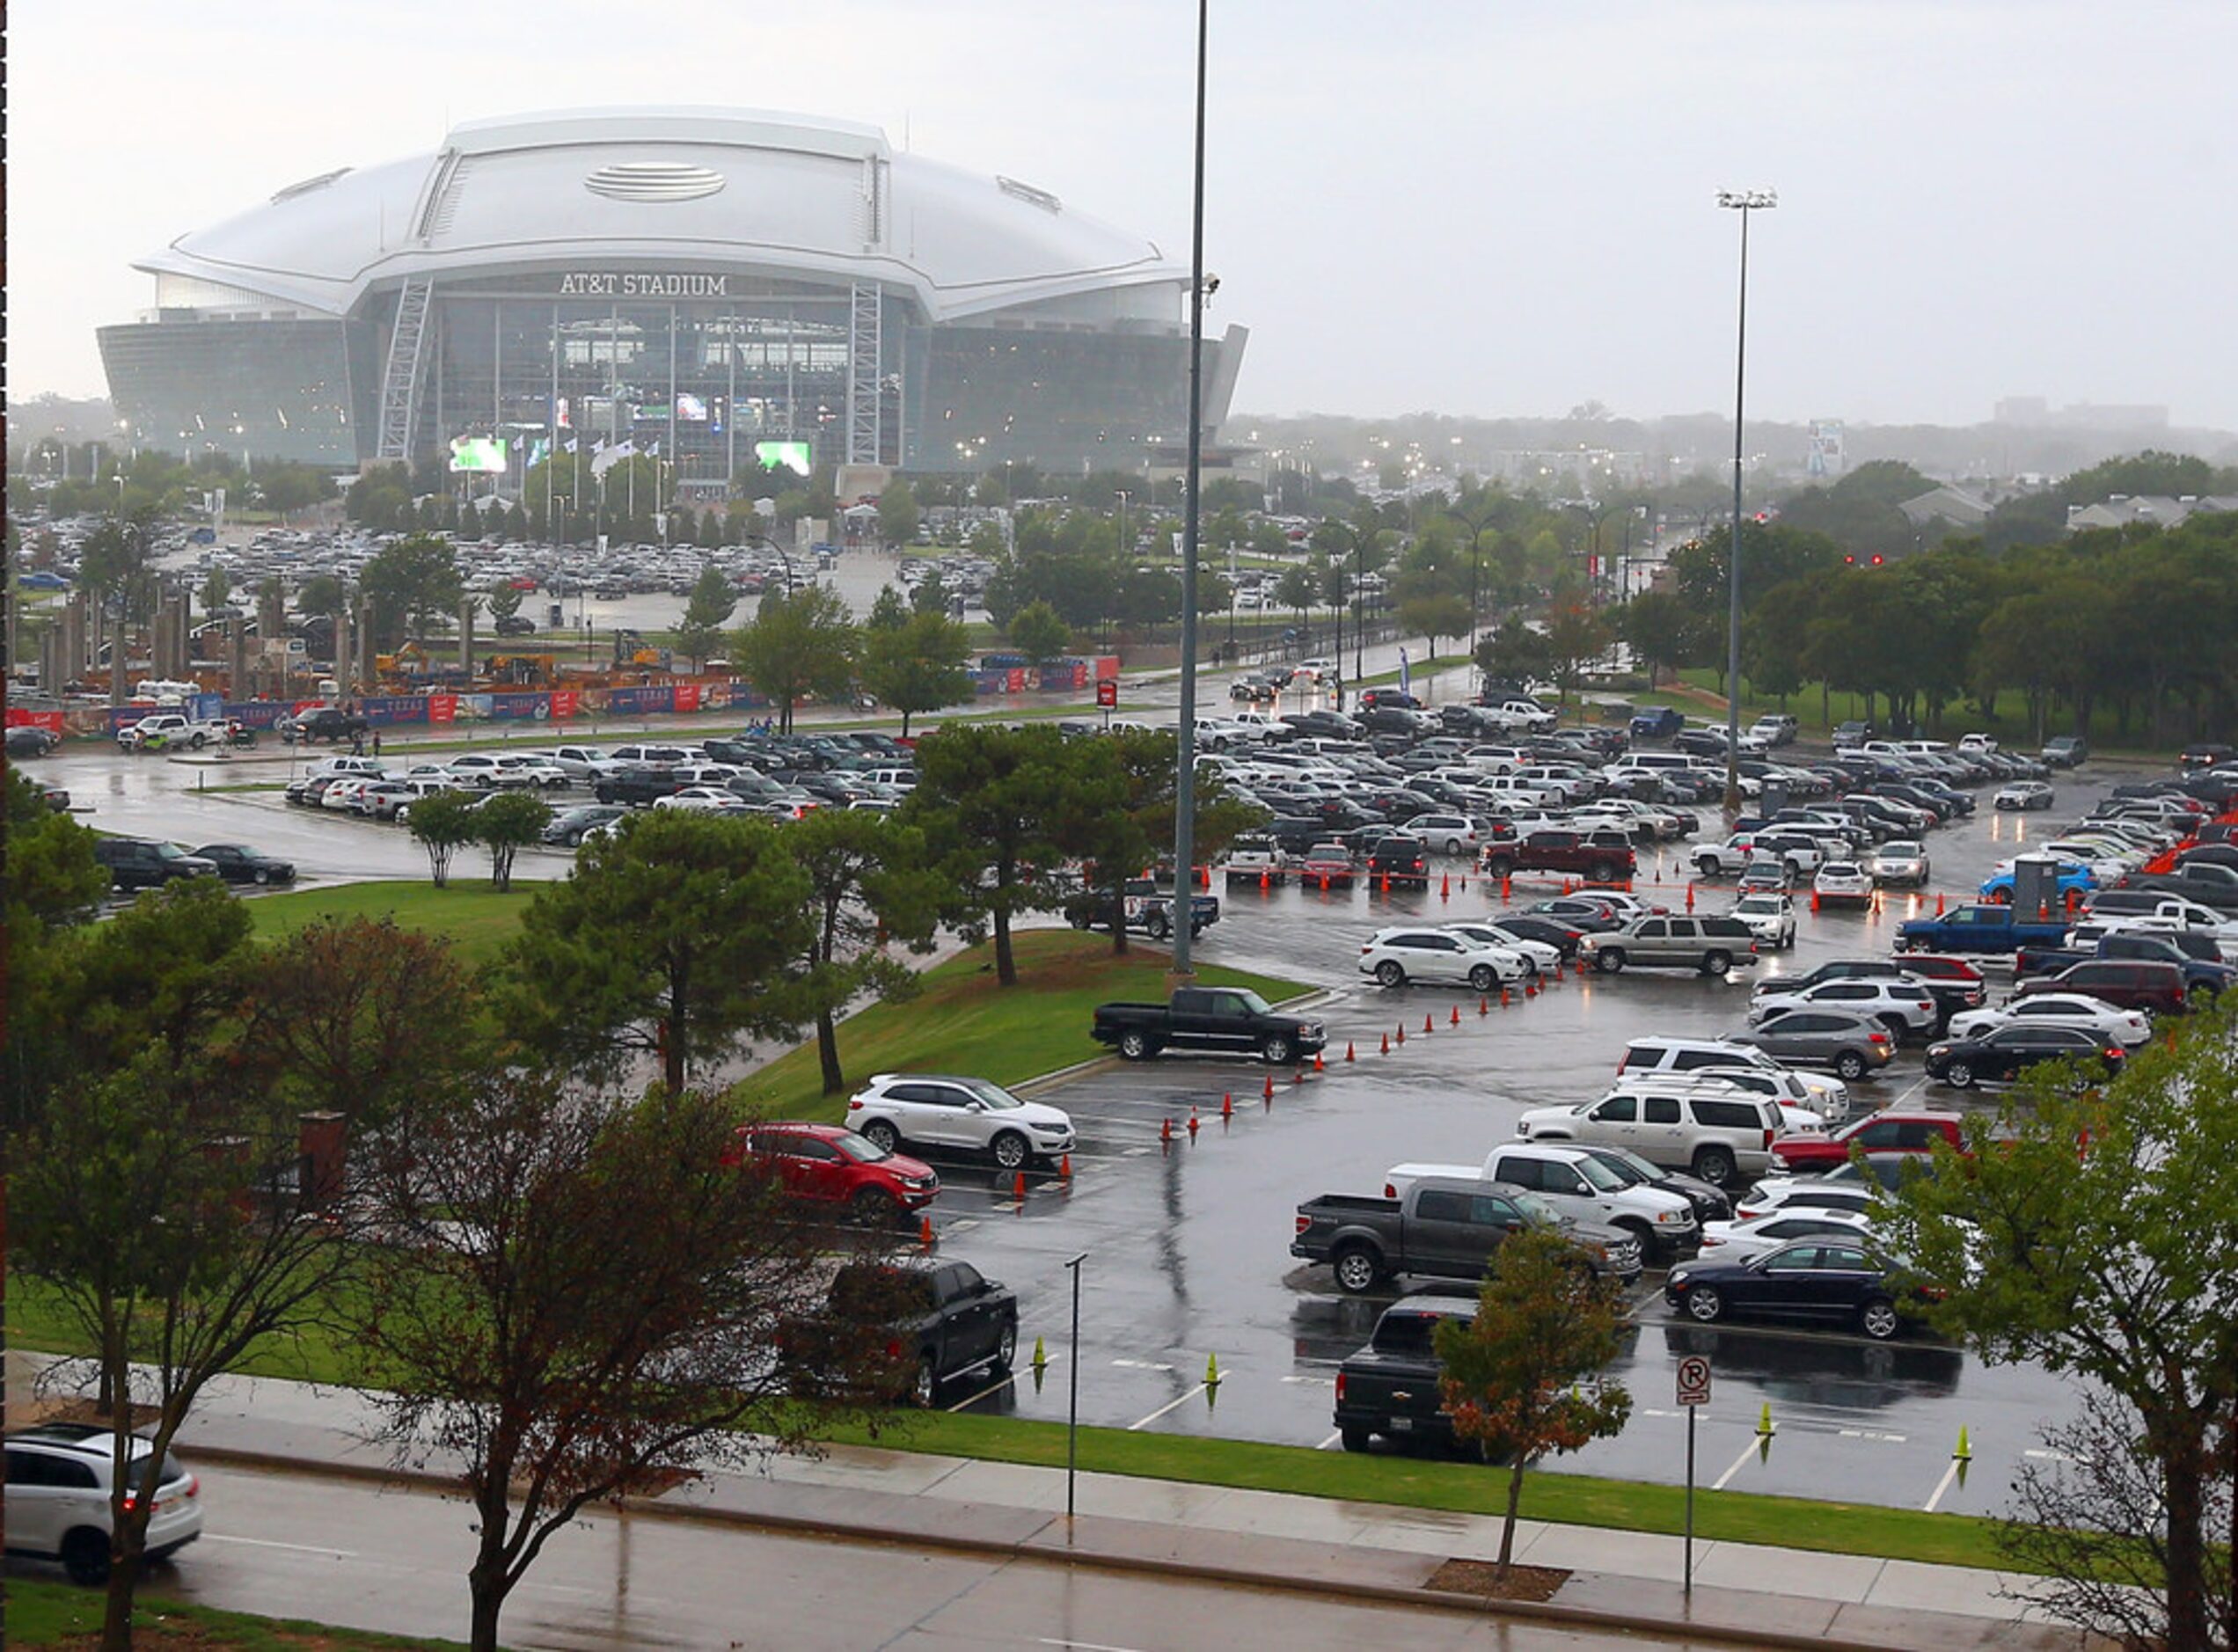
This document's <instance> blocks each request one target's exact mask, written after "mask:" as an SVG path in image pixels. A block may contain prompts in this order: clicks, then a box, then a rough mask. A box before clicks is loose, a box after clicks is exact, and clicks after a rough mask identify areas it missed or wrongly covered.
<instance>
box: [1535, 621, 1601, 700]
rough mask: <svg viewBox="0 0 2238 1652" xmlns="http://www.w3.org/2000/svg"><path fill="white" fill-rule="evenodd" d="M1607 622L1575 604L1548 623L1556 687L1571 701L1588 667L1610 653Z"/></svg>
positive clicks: (1549, 651)
mask: <svg viewBox="0 0 2238 1652" xmlns="http://www.w3.org/2000/svg"><path fill="white" fill-rule="evenodd" d="M1608 646H1609V627H1608V622H1607V621H1605V620H1604V619H1603V618H1601V617H1600V615H1599V614H1598V613H1597V612H1595V611H1594V610H1592V609H1590V608H1587V607H1585V606H1584V605H1583V603H1571V604H1569V606H1567V607H1564V608H1560V609H1557V610H1554V613H1553V614H1552V615H1551V616H1550V617H1549V618H1548V619H1547V654H1549V655H1550V656H1551V657H1552V659H1553V662H1554V686H1555V687H1556V688H1557V689H1559V690H1560V691H1561V697H1562V698H1563V699H1564V700H1565V701H1567V700H1568V699H1569V695H1570V691H1571V690H1573V689H1575V688H1576V686H1577V683H1578V679H1579V678H1580V677H1582V676H1583V675H1584V673H1585V668H1586V667H1587V666H1588V665H1590V664H1591V662H1593V661H1595V660H1598V659H1599V658H1600V656H1601V655H1602V654H1605V653H1606V652H1607V651H1608Z"/></svg>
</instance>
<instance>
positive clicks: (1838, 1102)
mask: <svg viewBox="0 0 2238 1652" xmlns="http://www.w3.org/2000/svg"><path fill="white" fill-rule="evenodd" d="M1686 1077H1688V1078H1701V1079H1703V1080H1705V1081H1708V1080H1711V1079H1715V1080H1716V1081H1718V1082H1720V1083H1722V1084H1727V1085H1733V1086H1735V1087H1736V1088H1738V1089H1742V1090H1752V1091H1754V1092H1755V1093H1757V1094H1758V1095H1760V1096H1764V1097H1766V1098H1767V1099H1768V1100H1774V1101H1777V1102H1778V1103H1779V1104H1780V1116H1781V1120H1782V1121H1783V1122H1785V1127H1786V1128H1788V1129H1793V1130H1796V1132H1798V1133H1799V1134H1802V1135H1805V1136H1809V1135H1814V1134H1822V1133H1824V1131H1825V1127H1826V1126H1827V1125H1829V1124H1843V1123H1847V1122H1848V1120H1849V1086H1848V1085H1846V1084H1844V1083H1843V1082H1842V1081H1841V1080H1840V1079H1839V1078H1834V1077H1832V1076H1831V1075H1830V1074H1826V1073H1817V1072H1804V1071H1802V1070H1801V1069H1800V1068H1796V1067H1778V1066H1763V1067H1750V1066H1740V1065H1735V1066H1730V1067H1700V1068H1696V1069H1695V1070H1694V1071H1693V1072H1690V1073H1688V1074H1687V1075H1686ZM1812 1120H1816V1121H1817V1127H1816V1129H1812V1128H1810V1121H1812Z"/></svg>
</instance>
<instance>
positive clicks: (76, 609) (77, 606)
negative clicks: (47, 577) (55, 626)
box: [48, 591, 85, 693]
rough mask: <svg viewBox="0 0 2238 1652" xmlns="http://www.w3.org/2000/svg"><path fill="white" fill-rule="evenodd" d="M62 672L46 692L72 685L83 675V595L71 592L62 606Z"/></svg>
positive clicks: (78, 592) (80, 592) (79, 592)
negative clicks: (60, 686) (61, 684)
mask: <svg viewBox="0 0 2238 1652" xmlns="http://www.w3.org/2000/svg"><path fill="white" fill-rule="evenodd" d="M84 675H85V593H84V592H83V591H73V592H72V593H71V594H70V599H69V601H68V602H67V603H63V604H62V675H61V676H58V677H56V678H55V681H54V683H49V684H48V692H49V693H52V692H54V691H55V685H56V684H59V683H74V682H77V680H78V679H79V678H81V677H83V676H84Z"/></svg>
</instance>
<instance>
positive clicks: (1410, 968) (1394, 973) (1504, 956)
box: [1359, 929, 1531, 992]
mask: <svg viewBox="0 0 2238 1652" xmlns="http://www.w3.org/2000/svg"><path fill="white" fill-rule="evenodd" d="M1359 970H1360V973H1361V974H1362V975H1364V976H1374V977H1375V978H1376V979H1377V981H1379V983H1382V984H1383V985H1385V986H1386V987H1403V986H1405V985H1406V984H1407V983H1408V982H1410V981H1444V982H1449V983H1458V984H1460V985H1463V986H1466V987H1467V988H1468V989H1469V990H1470V991H1472V992H1489V991H1490V990H1492V989H1493V988H1495V987H1496V986H1498V985H1500V984H1501V983H1503V982H1507V981H1520V980H1522V979H1523V978H1524V977H1525V976H1526V975H1528V974H1529V973H1530V972H1531V967H1530V965H1529V964H1527V963H1525V961H1524V957H1523V954H1521V953H1518V952H1517V951H1515V950H1514V949H1513V948H1512V947H1494V946H1490V945H1488V944H1487V943H1485V942H1483V941H1480V940H1476V939H1472V938H1471V937H1468V936H1466V935H1462V934H1458V933H1453V932H1448V931H1445V930H1442V929H1379V930H1378V931H1377V932H1375V933H1374V934H1373V935H1371V936H1370V937H1369V938H1368V941H1367V944H1366V945H1365V946H1364V947H1361V948H1360V963H1359Z"/></svg>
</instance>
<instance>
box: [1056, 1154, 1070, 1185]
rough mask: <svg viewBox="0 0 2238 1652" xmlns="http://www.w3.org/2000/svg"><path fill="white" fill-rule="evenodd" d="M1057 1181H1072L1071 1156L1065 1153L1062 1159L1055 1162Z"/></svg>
mask: <svg viewBox="0 0 2238 1652" xmlns="http://www.w3.org/2000/svg"><path fill="white" fill-rule="evenodd" d="M1057 1180H1058V1181H1071V1180H1072V1155H1071V1154H1070V1153H1067V1154H1065V1155H1064V1158H1062V1159H1058V1160H1057Z"/></svg>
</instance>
